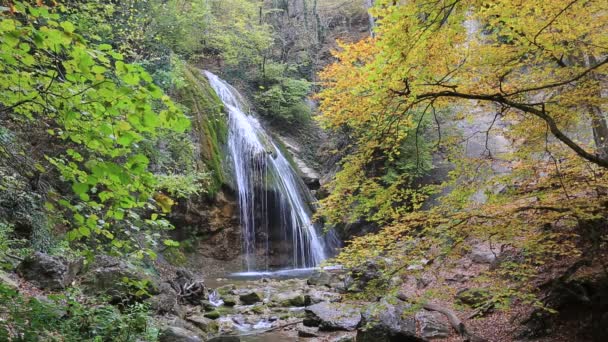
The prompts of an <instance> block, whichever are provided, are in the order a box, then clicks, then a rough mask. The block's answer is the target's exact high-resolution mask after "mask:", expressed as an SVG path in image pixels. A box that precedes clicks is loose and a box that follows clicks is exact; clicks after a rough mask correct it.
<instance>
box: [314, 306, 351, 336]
mask: <svg viewBox="0 0 608 342" xmlns="http://www.w3.org/2000/svg"><path fill="white" fill-rule="evenodd" d="M360 322H361V312H360V310H359V308H356V307H354V306H351V305H347V304H342V303H326V302H322V303H318V304H315V305H312V306H309V307H307V308H306V318H305V319H304V325H306V326H309V327H316V326H318V327H319V330H326V331H333V330H346V331H353V330H355V329H357V326H359V323H360Z"/></svg>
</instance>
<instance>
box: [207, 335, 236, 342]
mask: <svg viewBox="0 0 608 342" xmlns="http://www.w3.org/2000/svg"><path fill="white" fill-rule="evenodd" d="M240 341H241V338H240V337H238V336H216V337H214V338H212V339H210V340H207V342H240Z"/></svg>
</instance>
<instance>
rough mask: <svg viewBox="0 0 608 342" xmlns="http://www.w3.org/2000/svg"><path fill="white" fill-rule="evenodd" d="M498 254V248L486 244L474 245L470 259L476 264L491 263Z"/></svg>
mask: <svg viewBox="0 0 608 342" xmlns="http://www.w3.org/2000/svg"><path fill="white" fill-rule="evenodd" d="M498 256H500V248H498V247H494V248H490V246H489V245H487V244H477V245H474V246H473V248H472V250H471V260H472V261H473V262H475V263H478V264H492V263H494V262H496V259H497V258H498Z"/></svg>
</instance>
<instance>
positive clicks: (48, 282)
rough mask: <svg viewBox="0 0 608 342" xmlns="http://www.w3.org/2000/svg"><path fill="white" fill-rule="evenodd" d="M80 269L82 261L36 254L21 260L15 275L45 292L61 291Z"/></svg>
mask: <svg viewBox="0 0 608 342" xmlns="http://www.w3.org/2000/svg"><path fill="white" fill-rule="evenodd" d="M81 269H82V261H81V260H79V261H69V260H67V259H66V258H64V257H60V256H51V255H48V254H45V253H40V252H36V253H34V254H32V255H30V256H28V257H27V258H25V260H23V261H22V262H21V263H20V264H19V266H18V267H17V273H19V274H20V275H21V276H22V277H23V278H25V279H26V280H28V281H29V282H31V283H32V284H34V285H35V286H37V287H39V288H42V289H47V290H62V289H65V288H66V287H67V286H69V285H70V284H71V283H72V281H74V278H75V277H76V275H77V274H78V273H79V272H80V270H81Z"/></svg>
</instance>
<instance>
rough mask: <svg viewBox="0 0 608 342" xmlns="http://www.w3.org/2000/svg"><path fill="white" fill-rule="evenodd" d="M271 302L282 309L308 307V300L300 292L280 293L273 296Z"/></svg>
mask: <svg viewBox="0 0 608 342" xmlns="http://www.w3.org/2000/svg"><path fill="white" fill-rule="evenodd" d="M271 301H272V302H273V303H274V304H276V305H278V306H282V307H288V306H304V305H306V298H305V297H304V295H303V294H302V292H299V291H289V292H280V293H277V294H276V295H274V296H272V299H271Z"/></svg>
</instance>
